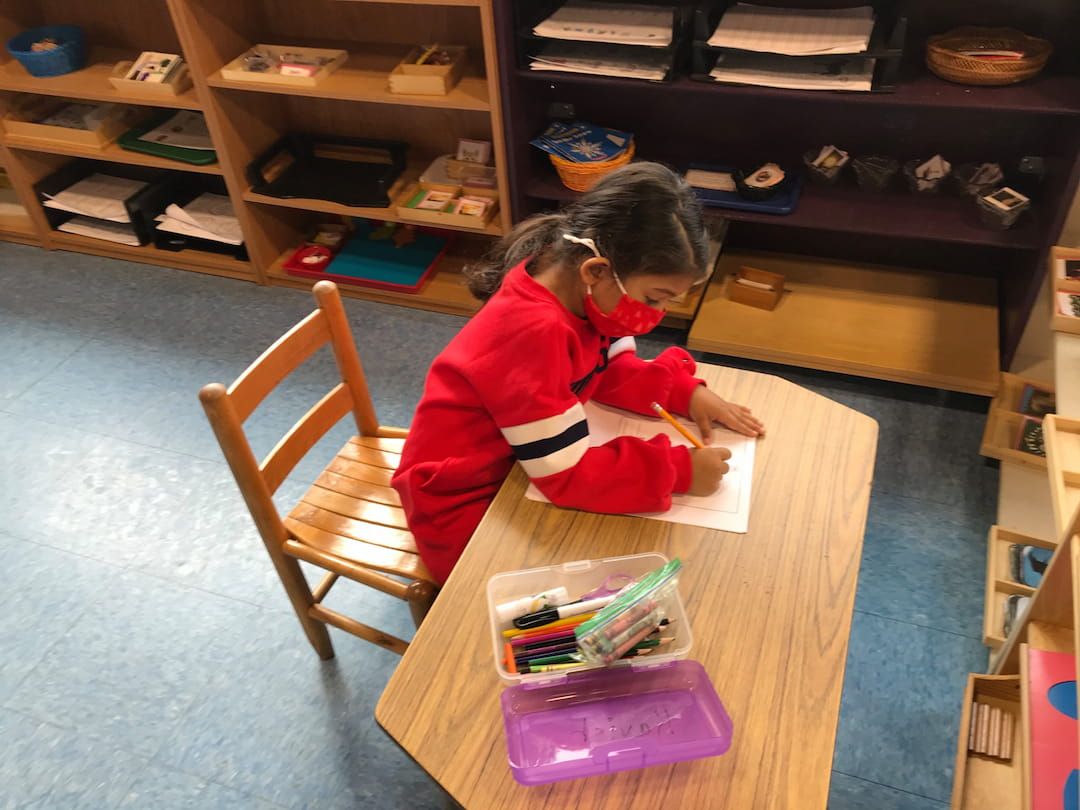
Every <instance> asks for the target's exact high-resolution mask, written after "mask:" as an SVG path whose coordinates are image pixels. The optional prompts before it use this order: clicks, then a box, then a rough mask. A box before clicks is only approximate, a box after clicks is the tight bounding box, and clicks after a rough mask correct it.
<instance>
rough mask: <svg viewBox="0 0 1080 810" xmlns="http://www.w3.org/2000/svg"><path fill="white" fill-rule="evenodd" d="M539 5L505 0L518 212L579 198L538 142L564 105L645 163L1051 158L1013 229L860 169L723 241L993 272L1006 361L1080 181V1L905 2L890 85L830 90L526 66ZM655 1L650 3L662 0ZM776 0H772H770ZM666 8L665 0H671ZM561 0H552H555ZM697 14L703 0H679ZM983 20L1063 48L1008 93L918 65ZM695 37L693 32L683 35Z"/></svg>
mask: <svg viewBox="0 0 1080 810" xmlns="http://www.w3.org/2000/svg"><path fill="white" fill-rule="evenodd" d="M540 1H541V0H495V21H496V37H497V41H498V49H499V61H500V77H499V79H500V90H501V92H502V98H503V110H504V117H505V126H506V145H507V153H508V163H509V165H508V170H509V171H508V174H509V177H510V189H509V194H508V197H509V201H510V205H511V208H512V211H513V215H514V218H515V220H520V219H522V218H524V217H526V216H528V215H530V214H532V213H535V212H537V211H541V210H545V209H550V208H553V207H555V206H557V205H560V204H563V203H565V202H567V201H569V200H572V199H574V198H575V197H576V194H575V193H574V192H572V191H569V190H568V189H566V188H564V187H563V186H562V184H561V183H560V182H559V179H558V177H557V175H556V174H555V172H554V169H553V168H552V167H551V165H550V163H549V162H548V161H547V159H546V157H545V156H544V155H543V154H542V153H540V152H539V150H537V149H535V148H533V147H530V146H529V145H528V141H529V139H530V138H532V137H533V136H534V135H535V134H536V132H538V131H539V130H540V129H541V128H542V127H543V126H544V125H545V124H546V123H547V122H548V121H550V120H551V119H552V118H553V117H556V113H557V112H559V111H561V112H563V113H564V114H565V113H568V114H570V115H573V116H574V117H577V118H580V119H583V120H587V121H592V122H594V123H598V124H602V125H604V126H610V127H613V128H615V129H622V130H627V131H630V132H634V133H635V140H636V145H637V155H638V158H640V159H652V160H660V161H662V162H665V163H668V164H669V165H672V166H674V167H676V168H684V167H685V166H686V165H687V164H689V163H722V164H733V165H740V164H741V163H743V162H745V163H753V162H755V161H759V160H777V161H778V162H781V164H782V165H787V166H790V167H792V168H796V169H798V168H800V167H801V165H802V164H801V154H802V152H803V151H805V150H807V149H810V148H813V147H815V146H820V145H821V144H825V143H835V144H837V145H840V146H841V147H842V148H844V149H846V150H848V151H849V152H852V153H853V154H859V153H867V152H876V153H882V154H890V155H893V156H895V157H897V158H899V159H901V160H906V159H910V158H916V157H929V156H930V155H932V154H935V153H941V154H943V155H945V156H946V157H947V158H948V159H949V160H951V161H952V162H953V163H954V164H958V163H963V162H967V161H976V162H981V161H987V160H994V161H998V162H1000V163H1001V164H1002V165H1003V166H1005V167H1006V168H1007V169H1008V168H1009V167H1016V166H1017V165H1018V164H1019V162H1020V159H1021V158H1022V157H1024V156H1037V157H1041V158H1043V161H1044V164H1045V167H1046V173H1045V176H1044V177H1043V178H1042V179H1041V180H1038V179H1037V178H1034V177H1033V176H1030V175H1022V174H1017V173H1016V172H1012V173H1011V175H1010V177H1009V179H1010V181H1011V182H1012V183H1013V184H1014V185H1017V184H1021V183H1023V184H1026V186H1025V189H1024V190H1025V191H1030V192H1031V196H1032V199H1033V208H1032V214H1031V215H1030V216H1027V217H1026V219H1024V220H1022V222H1021V224H1018V225H1017V226H1016V227H1014V228H1013V229H1010V230H1007V231H996V230H990V229H987V228H985V227H983V226H981V225H980V224H979V221H978V216H977V213H976V210H975V206H974V205H972V204H971V203H970V202H969V201H968V200H964V199H962V198H960V197H959V196H955V195H951V194H944V195H942V196H939V197H923V196H918V195H914V194H911V193H909V192H906V191H905V190H904V189H903V188H902V186H901V185H900V182H901V181H900V179H899V178H897V181H896V182H897V185H896V186H895V187H893V188H892V189H891V190H889V191H886V192H883V193H880V194H875V193H871V192H863V191H861V190H860V189H858V188H857V187H856V185H855V183H854V180H853V179H852V178H851V176H850V175H849V176H848V177H846V178H844V179H842V180H841V181H840V183H839V184H838V185H837V186H835V187H821V186H814V185H812V184H809V183H807V185H806V186H805V188H804V191H803V195H802V198H801V200H800V203H799V206H798V208H797V209H796V210H795V211H794V212H793V213H792V214H790V215H787V216H774V215H770V214H763V213H754V212H745V211H726V210H720V209H715V210H716V213H717V214H718V215H722V216H725V217H727V218H728V219H730V220H731V227H730V229H729V232H728V236H727V240H726V244H727V245H729V246H732V247H737V248H742V249H750V250H755V249H756V250H777V249H784V250H788V251H790V252H796V253H804V254H806V255H808V256H811V255H816V256H827V257H830V258H835V259H839V260H848V259H850V260H853V261H863V262H874V263H878V264H882V265H889V264H893V263H897V264H899V263H900V262H901V261H903V262H904V264H905V265H906V266H914V267H921V268H924V269H932V270H947V271H950V272H960V273H966V274H972V275H981V276H990V277H993V278H995V279H996V281H997V285H998V290H999V295H1000V300H999V307H998V311H999V320H1000V323H999V336H1000V346H999V355H1000V362H1001V366H1002V368H1007V367H1008V365H1009V363H1010V362H1011V360H1012V356H1013V354H1014V353H1015V351H1016V347H1017V344H1018V343H1019V341H1020V336H1021V333H1022V331H1023V328H1024V325H1025V323H1026V322H1027V319H1028V316H1029V314H1030V312H1031V308H1032V305H1033V303H1034V301H1035V299H1036V296H1037V293H1038V290H1039V287H1040V285H1041V281H1042V273H1043V272H1044V269H1045V266H1046V259H1047V256H1048V254H1049V249H1050V247H1051V246H1052V245H1053V244H1054V243H1055V240H1056V239H1057V237H1058V235H1059V234H1060V231H1061V227H1062V225H1063V223H1064V220H1065V217H1066V215H1067V213H1068V209H1069V206H1070V204H1071V203H1072V200H1073V199H1074V197H1075V195H1076V192H1077V188H1078V184H1080V51H1078V50H1077V49H1076V47H1075V43H1076V42H1080V4H1077V3H1075V2H1073V1H1072V0H1031V2H1027V3H1015V2H1013V1H1012V0H952V2H948V3H942V2H940V0H908V2H900V0H896V2H893V3H892V4H888V5H889V11H890V12H891V13H892V14H893V15H895V16H901V15H902V16H903V17H904V19H905V20H906V24H907V25H906V38H905V43H904V56H903V59H902V63H901V68H900V71H899V79H898V81H897V82H896V89H895V92H891V93H833V92H816V91H794V90H779V89H772V88H764V87H744V86H729V85H719V84H709V83H706V82H702V81H695V80H692V79H690V78H689V74H690V64H689V39H688V41H687V51H686V53H685V54H684V57H685V58H684V60H683V61H682V62H680V63H678V64H679V65H680V67H679V68H677V70H676V71H675V74H674V75H673V77H672V78H671V80H669V81H665V82H644V81H635V80H629V79H614V78H605V77H596V76H584V75H575V74H562V73H542V72H532V71H529V70H527V69H523V68H522V67H521V65H522V62H521V61H520V60H519V58H518V52H519V48H520V47H521V45H520V31H521V25H520V16H519V15H522V14H528V13H529V12H530V7H531V5H532V4H533V3H536V2H540ZM654 1H655V0H654ZM767 1H768V0H762V2H763V3H765V2H767ZM660 2H663V0H660ZM549 4H550V3H549ZM772 4H773V5H782V6H793V5H799V4H802V5H807V6H818V7H821V6H830V5H840V4H843V0H833V2H829V0H775V2H772ZM672 5H678V6H679V7H680V8H682V9H683V10H684V12H686V13H685V14H683V15H682V16H683V18H686V19H689V17H690V15H691V14H692V12H693V4H686V3H682V4H676V3H672ZM964 24H978V25H988V26H995V25H998V26H1010V27H1014V28H1018V29H1020V30H1023V31H1025V32H1027V33H1029V34H1032V35H1034V36H1040V37H1044V38H1046V39H1049V40H1050V41H1051V42H1053V43H1054V45H1055V53H1054V56H1053V58H1052V59H1051V62H1050V64H1049V65H1048V66H1047V68H1046V69H1045V70H1044V71H1043V72H1042V73H1041V74H1040V75H1039V76H1037V77H1036V78H1034V79H1031V80H1029V81H1026V82H1022V83H1020V84H1017V85H1013V86H1008V87H975V86H968V85H960V84H953V83H950V82H946V81H943V80H941V79H939V78H937V77H936V76H934V75H933V74H932V73H930V72H928V71H927V70H926V68H925V66H924V64H923V60H924V51H923V42H925V39H926V37H927V36H929V35H930V34H934V33H939V32H941V31H946V30H948V29H950V28H953V27H956V26H959V25H964ZM686 36H687V37H688V38H689V37H690V36H691V32H689V31H687V32H686Z"/></svg>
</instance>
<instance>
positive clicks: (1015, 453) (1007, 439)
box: [979, 371, 1052, 470]
mask: <svg viewBox="0 0 1080 810" xmlns="http://www.w3.org/2000/svg"><path fill="white" fill-rule="evenodd" d="M1027 385H1034V386H1037V387H1039V388H1043V389H1052V386H1049V385H1047V384H1046V383H1043V382H1040V381H1038V380H1031V379H1028V378H1026V377H1021V376H1019V375H1016V374H1010V373H1008V372H1005V371H1003V372H1002V373H1001V384H1000V386H999V387H998V390H997V392H996V393H995V394H994V398H993V399H992V400H991V401H990V409H989V410H988V411H987V414H986V426H985V427H984V428H983V436H982V443H981V445H980V446H979V453H980V454H981V455H984V456H986V457H988V458H996V459H998V460H999V461H1008V462H1011V463H1013V464H1025V465H1028V466H1030V467H1035V468H1037V469H1040V470H1045V469H1046V457H1045V456H1037V455H1035V454H1034V453H1026V452H1024V451H1022V450H1018V449H1016V448H1015V447H1014V445H1015V443H1016V436H1017V432H1018V431H1019V430H1020V425H1021V423H1022V422H1023V419H1024V414H1022V413H1020V412H1019V408H1020V405H1021V402H1020V400H1021V397H1022V396H1023V392H1024V387H1025V386H1027Z"/></svg>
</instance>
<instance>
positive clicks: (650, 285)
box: [592, 262, 699, 313]
mask: <svg viewBox="0 0 1080 810" xmlns="http://www.w3.org/2000/svg"><path fill="white" fill-rule="evenodd" d="M606 264H607V263H606V262H605V265H606ZM620 280H621V281H622V283H623V286H624V287H625V288H626V293H627V295H629V296H630V297H631V298H633V299H634V300H635V301H640V302H641V303H643V304H646V305H647V306H650V307H653V308H654V309H664V308H666V306H667V303H668V301H670V300H671V299H672V298H675V297H676V296H679V295H682V294H683V293H685V292H687V291H688V290H689V289H690V288H691V287H693V286H694V284H695V283H697V282H698V281H699V278H698V276H697V274H695V273H680V274H677V275H661V274H651V273H650V274H645V275H636V276H630V277H629V278H621V277H620ZM592 296H593V300H594V301H595V302H596V305H597V306H598V307H599V308H600V311H601V312H604V313H610V312H611V311H612V310H614V309H615V305H616V304H617V303H619V298H620V297H622V291H621V290H620V289H619V285H618V284H617V283H616V282H615V277H614V276H613V275H612V274H611V268H610V266H608V267H605V268H604V270H603V272H602V275H601V276H600V278H599V279H597V280H596V281H595V282H593V286H592Z"/></svg>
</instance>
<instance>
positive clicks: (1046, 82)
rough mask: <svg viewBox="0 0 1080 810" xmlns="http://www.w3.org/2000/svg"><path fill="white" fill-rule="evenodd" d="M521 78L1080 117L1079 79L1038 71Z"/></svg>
mask: <svg viewBox="0 0 1080 810" xmlns="http://www.w3.org/2000/svg"><path fill="white" fill-rule="evenodd" d="M516 73H517V77H518V78H519V79H521V80H524V81H529V82H535V83H539V84H552V85H556V86H557V85H559V84H586V85H588V86H590V87H596V88H597V92H601V93H602V92H605V90H607V91H611V90H615V89H617V90H618V91H619V92H620V93H634V94H635V95H637V96H638V98H639V102H640V104H642V105H647V104H648V99H649V98H650V96H651V95H653V94H663V95H667V94H669V93H675V94H679V95H680V96H684V97H685V98H686V103H689V104H703V103H715V104H722V103H723V101H724V100H725V99H739V98H747V99H751V98H752V99H754V100H755V101H760V102H761V103H762V104H763V105H766V106H768V105H770V104H780V103H782V104H791V103H803V104H807V105H813V106H814V107H815V108H820V107H821V106H822V105H856V106H858V105H862V106H866V107H945V108H949V109H957V108H960V109H965V110H971V111H983V112H985V113H988V114H993V115H1000V114H1002V113H1020V114H1025V115H1027V114H1032V113H1035V114H1046V115H1065V116H1073V115H1080V78H1076V77H1073V76H1055V75H1052V74H1046V75H1039V76H1036V77H1035V78H1033V79H1029V80H1027V81H1025V82H1023V83H1022V84H1017V85H1007V86H1004V87H976V86H972V85H961V84H953V83H951V82H947V81H945V80H943V79H939V78H937V77H936V76H934V75H933V74H931V73H929V72H925V71H924V72H922V73H919V74H918V75H916V76H913V77H909V78H906V79H901V81H900V82H899V83H898V85H897V88H896V92H895V93H845V92H827V93H823V92H820V91H811V90H785V89H781V88H775V87H757V86H749V85H734V84H720V83H716V82H706V81H698V80H695V79H690V78H687V77H685V76H684V77H680V78H677V79H675V80H674V81H670V82H644V81H641V80H639V79H620V78H616V77H611V76H589V75H585V74H576V73H562V72H558V71H540V70H518V71H516Z"/></svg>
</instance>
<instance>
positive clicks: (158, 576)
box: [124, 563, 280, 613]
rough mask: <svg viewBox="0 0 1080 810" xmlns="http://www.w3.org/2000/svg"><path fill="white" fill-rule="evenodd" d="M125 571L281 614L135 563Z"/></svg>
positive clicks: (129, 564)
mask: <svg viewBox="0 0 1080 810" xmlns="http://www.w3.org/2000/svg"><path fill="white" fill-rule="evenodd" d="M124 570H125V571H127V572H128V573H131V574H138V575H140V576H146V577H150V578H151V579H157V580H160V581H162V582H168V583H169V584H170V585H175V586H177V587H180V588H183V589H184V590H188V591H197V592H199V593H205V594H210V595H211V596H217V597H221V598H223V599H228V600H229V601H231V602H239V603H240V604H242V605H246V606H248V607H253V608H258V609H259V610H261V611H271V612H274V613H278V612H280V611H278V610H276V609H275V608H272V607H269V606H267V605H264V604H261V603H259V602H253V601H251V600H250V599H241V598H239V597H237V596H235V595H233V594H231V593H223V592H221V591H215V590H212V589H210V588H204V587H202V586H200V585H193V584H192V583H190V582H185V581H183V580H180V579H173V578H172V577H169V576H165V575H164V574H160V573H158V572H156V571H150V570H148V569H145V568H139V567H136V566H135V564H134V563H128V564H127V565H126V566H124Z"/></svg>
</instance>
